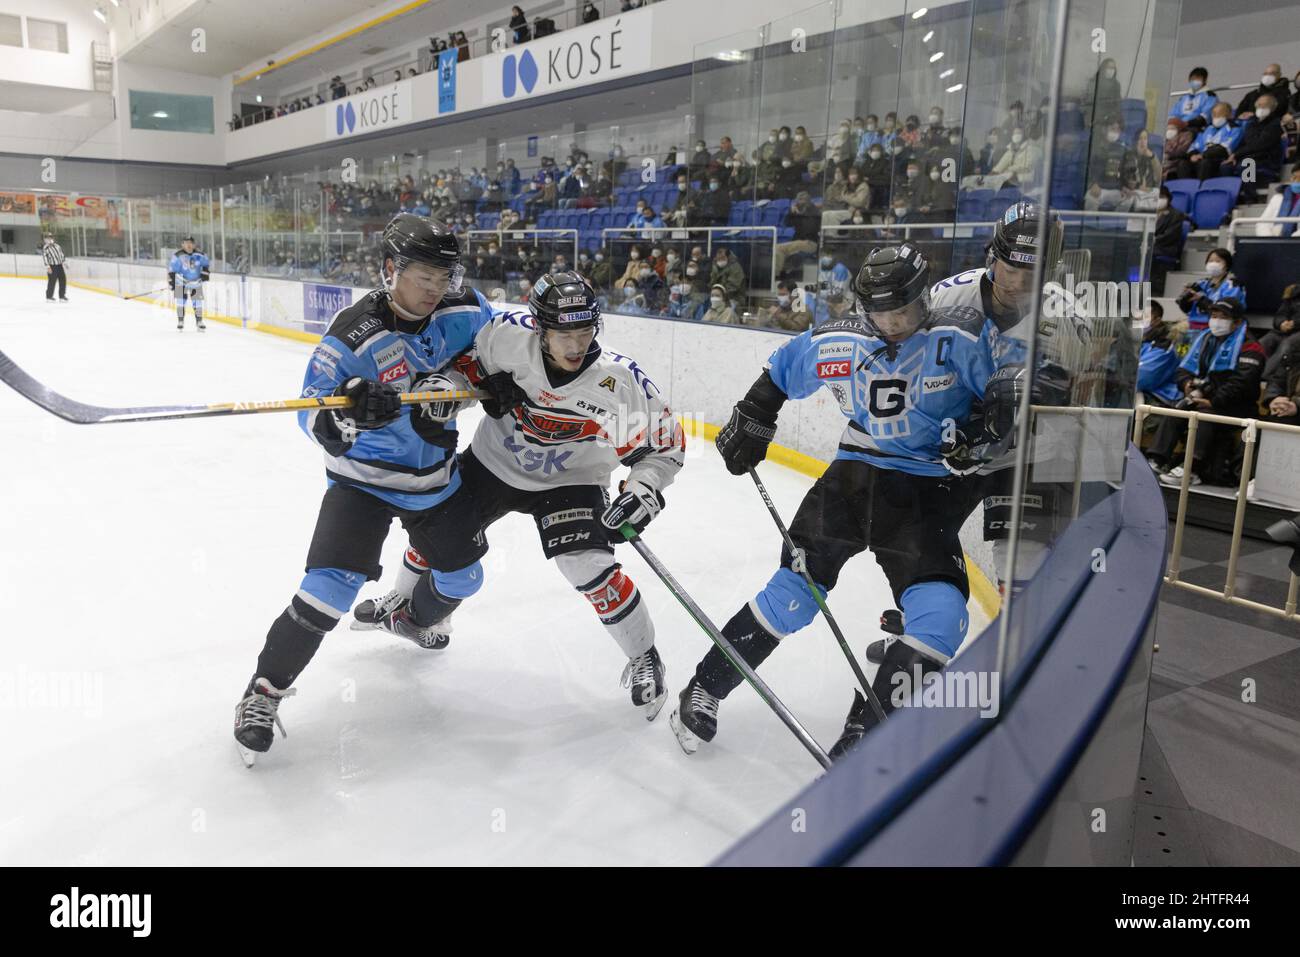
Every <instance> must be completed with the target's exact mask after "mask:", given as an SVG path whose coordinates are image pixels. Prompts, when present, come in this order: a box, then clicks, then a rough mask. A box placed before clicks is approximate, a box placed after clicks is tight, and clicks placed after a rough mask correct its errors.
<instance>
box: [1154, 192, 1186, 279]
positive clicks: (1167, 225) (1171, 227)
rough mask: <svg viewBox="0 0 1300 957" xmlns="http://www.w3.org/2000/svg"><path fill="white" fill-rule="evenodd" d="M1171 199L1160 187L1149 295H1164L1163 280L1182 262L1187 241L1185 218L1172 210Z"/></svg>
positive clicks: (1168, 193)
mask: <svg viewBox="0 0 1300 957" xmlns="http://www.w3.org/2000/svg"><path fill="white" fill-rule="evenodd" d="M1172 198H1173V197H1172V196H1171V195H1170V192H1169V190H1168V189H1166V188H1165V187H1164V186H1161V187H1160V198H1159V199H1157V200H1156V233H1155V240H1154V242H1153V244H1152V248H1151V294H1152V295H1155V296H1163V295H1164V294H1165V278H1166V277H1167V276H1168V275H1169V270H1170V269H1176V268H1178V265H1179V264H1180V263H1181V262H1182V261H1183V244H1184V243H1185V242H1186V241H1187V239H1186V237H1185V236H1184V234H1183V224H1184V223H1185V222H1187V217H1186V216H1184V215H1183V214H1182V213H1181V212H1179V211H1178V210H1177V209H1175V208H1174V205H1173V203H1171V202H1170V200H1171V199H1172Z"/></svg>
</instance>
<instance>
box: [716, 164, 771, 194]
mask: <svg viewBox="0 0 1300 957" xmlns="http://www.w3.org/2000/svg"><path fill="white" fill-rule="evenodd" d="M782 165H783V166H789V165H790V164H789V163H783V164H782ZM717 191H718V181H717V180H716V179H711V180H709V192H711V193H716V192H717Z"/></svg>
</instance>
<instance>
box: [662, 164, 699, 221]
mask: <svg viewBox="0 0 1300 957" xmlns="http://www.w3.org/2000/svg"><path fill="white" fill-rule="evenodd" d="M697 201H698V196H697V194H696V192H695V191H694V190H692V189H691V183H690V180H689V179H687V175H686V173H685V171H683V172H680V173H678V174H677V195H676V196H675V197H673V205H672V209H670V210H668V212H666V213H665V214H664V216H663V219H664V222H665V223H668V224H669V225H670V226H683V227H684V226H689V225H691V213H692V212H693V210H694V208H695V204H696V202H697Z"/></svg>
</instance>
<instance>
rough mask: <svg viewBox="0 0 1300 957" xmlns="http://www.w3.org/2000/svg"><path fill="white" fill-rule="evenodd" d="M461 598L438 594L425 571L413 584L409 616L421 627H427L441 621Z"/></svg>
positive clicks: (430, 576)
mask: <svg viewBox="0 0 1300 957" xmlns="http://www.w3.org/2000/svg"><path fill="white" fill-rule="evenodd" d="M461 601H462V599H460V598H447V597H445V596H443V595H441V594H439V592H438V589H437V587H436V586H435V585H434V584H433V576H432V575H430V574H429V573H428V572H425V573H424V574H423V575H421V576H420V580H419V581H418V582H416V584H415V591H414V593H413V594H412V595H411V618H412V620H414V621H415V623H416V624H417V625H419V626H420V627H421V628H428V627H429V626H430V625H436V624H437V623H438V622H440V621H442V620H443V619H444V618H446V617H447V616H448V615H450V614H451V613H452V612H453V611H455V610H456V609H457V608H458V607H460V603H461Z"/></svg>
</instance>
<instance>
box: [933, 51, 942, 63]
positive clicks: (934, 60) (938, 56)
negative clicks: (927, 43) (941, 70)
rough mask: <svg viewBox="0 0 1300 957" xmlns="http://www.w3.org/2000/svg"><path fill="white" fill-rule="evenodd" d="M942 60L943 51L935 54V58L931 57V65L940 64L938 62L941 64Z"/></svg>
mask: <svg viewBox="0 0 1300 957" xmlns="http://www.w3.org/2000/svg"><path fill="white" fill-rule="evenodd" d="M942 59H943V51H942V50H940V51H939V52H938V53H936V54H934V55H933V56H931V57H930V62H931V63H938V62H939V61H940V60H942Z"/></svg>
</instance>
